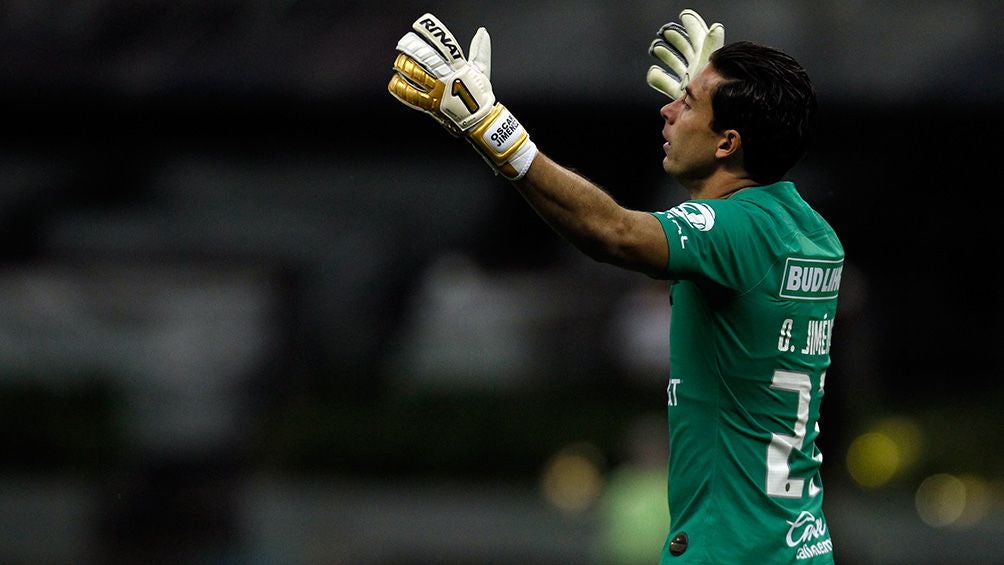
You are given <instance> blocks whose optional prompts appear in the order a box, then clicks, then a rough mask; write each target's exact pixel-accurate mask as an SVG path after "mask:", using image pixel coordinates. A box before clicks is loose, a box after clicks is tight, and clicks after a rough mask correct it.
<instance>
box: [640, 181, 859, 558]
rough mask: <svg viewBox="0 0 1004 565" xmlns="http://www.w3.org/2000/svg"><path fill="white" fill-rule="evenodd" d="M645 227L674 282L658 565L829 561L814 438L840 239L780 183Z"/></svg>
mask: <svg viewBox="0 0 1004 565" xmlns="http://www.w3.org/2000/svg"><path fill="white" fill-rule="evenodd" d="M654 215H655V217H656V218H658V219H659V221H660V222H661V223H662V226H663V229H664V230H665V232H666V238H667V240H668V243H669V264H668V266H667V269H666V272H665V274H664V276H665V278H668V279H673V280H675V281H676V282H675V283H674V284H673V285H672V287H671V297H672V323H671V325H670V379H669V386H668V388H667V393H668V396H669V403H668V404H669V406H668V415H669V435H670V445H669V448H670V454H669V476H668V487H669V512H670V531H669V534H668V536H667V539H666V543H665V546H664V548H663V551H662V558H661V564H662V565H666V564H672V563H727V564H731V563H736V564H740V563H741V564H746V563H756V564H758V565H759V564H766V563H806V564H809V563H811V564H818V563H832V562H833V545H832V542H831V540H830V533H829V529H828V528H827V526H826V519H825V518H824V517H823V483H822V481H821V479H820V476H819V468H820V465H821V462H822V454H821V453H820V452H819V450H818V449H817V448H816V437H817V436H818V435H819V413H820V410H819V408H820V402H821V401H822V399H823V390H824V386H825V381H826V369H827V367H828V366H829V364H830V355H829V352H830V338H831V335H832V331H833V321H834V317H835V315H836V311H837V291H838V289H839V286H840V275H841V272H842V269H843V261H844V252H843V247H842V246H841V244H840V240H839V239H838V238H837V235H836V233H835V232H834V231H833V229H832V228H831V227H830V225H829V224H827V222H826V221H825V220H824V219H823V218H822V217H821V216H820V215H819V214H818V213H816V212H815V211H814V210H813V209H812V208H811V207H810V206H809V205H808V204H807V203H806V202H805V201H804V200H803V199H802V198H801V196H800V195H799V194H798V192H797V191H796V189H795V186H794V185H793V184H792V183H790V182H779V183H775V184H772V185H768V186H759V187H751V188H747V189H744V190H741V191H739V192H737V193H735V194H733V195H732V196H731V197H729V198H727V199H722V200H689V201H687V202H684V203H682V204H680V205H679V206H676V207H674V208H673V209H671V210H668V211H666V212H658V213H655V214H654Z"/></svg>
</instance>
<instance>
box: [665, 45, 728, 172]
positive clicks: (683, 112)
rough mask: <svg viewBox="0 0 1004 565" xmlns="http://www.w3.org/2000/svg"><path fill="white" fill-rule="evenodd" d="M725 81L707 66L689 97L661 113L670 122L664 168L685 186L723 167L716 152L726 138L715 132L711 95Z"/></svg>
mask: <svg viewBox="0 0 1004 565" xmlns="http://www.w3.org/2000/svg"><path fill="white" fill-rule="evenodd" d="M722 81H723V79H722V77H721V75H719V74H718V73H717V72H716V71H715V70H714V68H713V67H712V66H711V65H705V66H704V68H703V69H701V71H700V72H698V73H697V76H696V77H694V78H693V79H691V81H690V83H689V84H688V85H687V89H686V92H687V93H686V95H684V96H681V97H680V98H677V99H676V100H674V101H673V102H671V103H669V104H667V105H665V106H663V107H662V110H660V112H659V113H660V115H662V117H663V119H664V120H665V121H666V122H665V124H664V125H663V127H662V137H663V139H665V140H666V143H664V144H663V146H662V149H663V151H665V153H666V157H665V158H663V160H662V168H663V169H664V170H665V171H666V172H667V173H669V174H670V175H672V176H673V177H674V178H676V179H677V180H678V181H680V182H681V183H684V184H685V183H686V182H687V181H689V180H701V179H704V178H707V177H708V176H709V175H710V174H711V173H712V172H713V171H714V170H715V168H716V167H717V166H718V164H719V161H718V159H716V158H715V151H716V150H717V148H718V144H719V142H720V140H721V139H722V136H721V135H719V134H718V133H715V132H714V131H713V130H712V129H711V119H712V117H713V115H712V111H711V94H712V93H713V92H714V90H715V88H717V86H718V84H720V83H721V82H722Z"/></svg>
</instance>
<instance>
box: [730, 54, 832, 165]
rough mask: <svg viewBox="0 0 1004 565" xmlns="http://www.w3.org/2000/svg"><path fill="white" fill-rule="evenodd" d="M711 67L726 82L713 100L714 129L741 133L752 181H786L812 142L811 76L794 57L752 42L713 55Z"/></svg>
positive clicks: (812, 98)
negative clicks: (789, 172) (732, 130)
mask: <svg viewBox="0 0 1004 565" xmlns="http://www.w3.org/2000/svg"><path fill="white" fill-rule="evenodd" d="M710 62H711V64H712V65H713V66H714V68H715V70H717V71H718V74H720V75H722V77H723V78H724V79H725V82H723V83H722V84H720V85H719V86H718V88H717V89H716V90H715V93H714V94H713V95H712V97H711V107H712V111H713V114H714V118H713V119H712V121H711V129H713V130H715V131H717V132H721V131H724V130H726V129H734V130H736V131H738V132H739V135H740V136H741V137H742V143H743V155H744V165H745V167H746V172H747V173H749V175H750V177H752V178H753V180H755V181H757V182H758V183H762V184H770V183H773V182H777V181H779V180H781V178H782V177H783V176H784V175H785V174H786V173H787V172H788V171H789V170H790V169H791V168H792V167H794V166H795V164H796V163H797V162H798V161H799V160H800V159H801V158H802V157H803V156H805V153H806V151H807V150H808V147H809V143H810V142H811V139H812V135H813V129H814V116H815V113H816V92H815V90H814V89H813V87H812V82H811V81H810V80H809V75H808V74H807V73H806V72H805V69H803V68H802V66H801V65H799V64H798V62H797V61H795V59H793V58H792V57H791V56H789V55H787V54H785V53H783V52H781V51H779V50H777V49H774V48H773V47H767V46H765V45H760V44H757V43H752V42H749V41H740V42H736V43H731V44H729V45H726V46H724V47H722V48H720V49H718V50H716V51H714V52H713V53H712V54H711V58H710Z"/></svg>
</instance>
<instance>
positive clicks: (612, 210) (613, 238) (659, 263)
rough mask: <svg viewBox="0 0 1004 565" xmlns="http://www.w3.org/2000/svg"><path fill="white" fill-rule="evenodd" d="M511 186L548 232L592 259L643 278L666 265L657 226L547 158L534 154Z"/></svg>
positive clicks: (662, 237)
mask: <svg viewBox="0 0 1004 565" xmlns="http://www.w3.org/2000/svg"><path fill="white" fill-rule="evenodd" d="M513 184H514V185H515V186H516V188H517V190H518V191H519V192H520V194H521V195H522V196H523V198H525V199H526V201H527V202H528V203H529V204H530V206H531V207H532V208H533V209H534V210H535V211H536V212H537V214H538V215H540V217H541V218H543V219H544V221H545V222H547V223H548V225H550V226H551V228H552V229H554V230H555V231H556V232H558V233H559V234H560V235H561V236H562V237H564V238H565V239H566V240H568V241H569V242H570V243H572V244H573V245H574V246H575V247H576V248H578V249H580V250H581V251H582V252H584V253H586V254H587V255H589V256H590V257H592V258H593V259H596V260H597V261H602V262H605V263H611V264H614V265H618V266H621V267H625V268H629V269H633V270H639V271H644V272H653V271H657V270H658V269H660V268H661V267H663V266H664V265H665V253H666V250H665V236H663V235H662V232H661V227H659V225H658V220H655V218H653V217H652V216H651V215H649V214H646V213H642V212H636V211H632V210H628V209H626V208H624V207H622V206H621V205H619V204H618V203H617V202H616V201H615V200H614V199H613V198H611V197H610V195H609V194H607V193H606V192H605V191H604V190H603V189H601V188H600V187H599V186H597V185H596V184H594V183H592V182H590V181H589V180H587V179H586V178H584V177H582V176H581V175H579V174H577V173H575V172H573V171H570V170H568V169H566V168H564V167H562V166H560V165H558V164H557V163H555V162H554V161H553V160H551V159H550V158H548V157H547V155H544V154H543V153H538V154H537V156H536V158H535V159H534V161H533V164H532V165H531V166H530V169H529V170H528V171H527V173H526V175H525V176H524V177H523V178H522V179H520V180H518V181H515V182H514V183H513ZM660 244H661V246H662V248H661V249H660V247H659V245H660Z"/></svg>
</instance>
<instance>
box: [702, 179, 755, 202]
mask: <svg viewBox="0 0 1004 565" xmlns="http://www.w3.org/2000/svg"><path fill="white" fill-rule="evenodd" d="M756 185H757V183H756V182H755V181H753V179H750V178H746V177H736V176H732V175H712V176H710V177H708V178H705V179H701V180H695V181H692V182H690V183H687V184H686V185H684V186H685V187H686V188H687V192H689V193H690V198H691V199H693V200H720V199H723V198H728V197H730V196H732V195H733V194H735V193H737V192H739V191H740V190H742V189H744V188H749V187H751V186H756Z"/></svg>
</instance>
